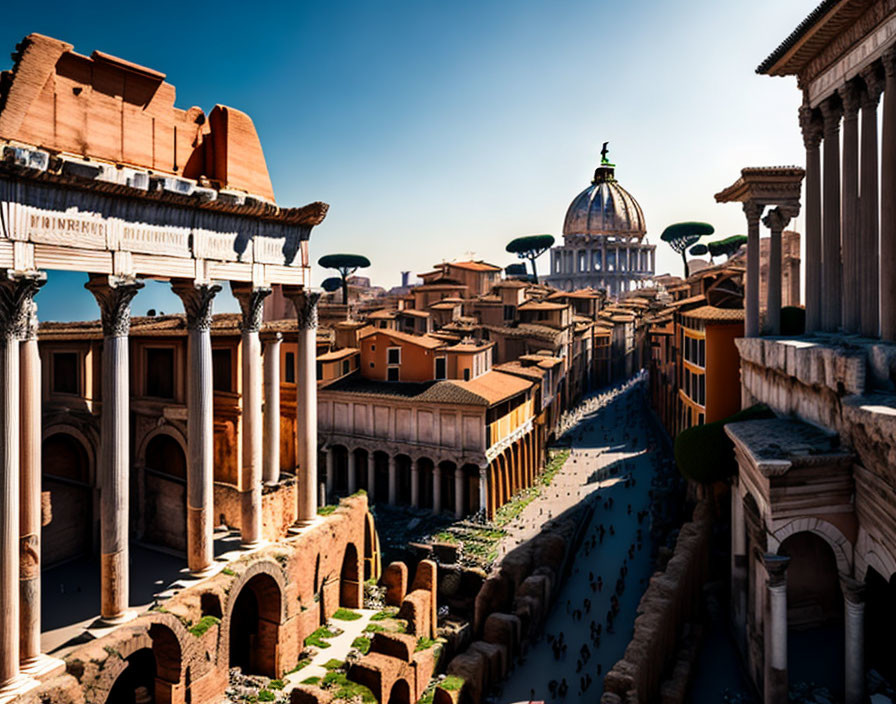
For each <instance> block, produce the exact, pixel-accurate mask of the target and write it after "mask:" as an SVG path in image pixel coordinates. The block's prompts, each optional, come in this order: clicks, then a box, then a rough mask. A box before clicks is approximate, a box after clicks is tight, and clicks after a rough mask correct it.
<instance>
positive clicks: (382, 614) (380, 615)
mask: <svg viewBox="0 0 896 704" xmlns="http://www.w3.org/2000/svg"><path fill="white" fill-rule="evenodd" d="M397 613H398V609H396V608H395V607H394V606H387V607H386V608H385V609H383V610H382V611H378V612H377V613H375V614H374V615H373V616H371V617H370V620H371V621H385V620H386V619H387V618H395V615H396V614H397Z"/></svg>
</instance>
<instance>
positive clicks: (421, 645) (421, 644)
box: [414, 636, 436, 653]
mask: <svg viewBox="0 0 896 704" xmlns="http://www.w3.org/2000/svg"><path fill="white" fill-rule="evenodd" d="M435 644H436V642H435V640H433V639H432V638H427V637H426V636H423V637H421V638H418V639H417V647H416V648H414V652H415V653H419V652H420V651H421V650H426V649H427V648H431V647H432V646H434V645H435Z"/></svg>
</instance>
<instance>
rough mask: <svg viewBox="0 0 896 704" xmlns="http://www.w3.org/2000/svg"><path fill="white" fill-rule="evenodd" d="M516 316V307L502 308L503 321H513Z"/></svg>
mask: <svg viewBox="0 0 896 704" xmlns="http://www.w3.org/2000/svg"><path fill="white" fill-rule="evenodd" d="M514 315H516V306H504V320H513V317H514Z"/></svg>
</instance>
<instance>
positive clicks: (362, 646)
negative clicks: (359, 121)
mask: <svg viewBox="0 0 896 704" xmlns="http://www.w3.org/2000/svg"><path fill="white" fill-rule="evenodd" d="M352 647H353V648H357V649H358V650H360V651H361V654H362V655H367V653H369V652H370V638H367V637H366V636H358V637H357V638H355V639H354V640H353V641H352Z"/></svg>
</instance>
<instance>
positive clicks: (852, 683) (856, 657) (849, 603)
mask: <svg viewBox="0 0 896 704" xmlns="http://www.w3.org/2000/svg"><path fill="white" fill-rule="evenodd" d="M840 586H841V588H842V589H843V607H844V608H843V617H844V624H843V635H844V638H845V643H844V644H843V645H844V648H843V649H844V653H845V662H844V663H843V664H844V668H845V669H844V683H845V685H846V686H845V696H844V699H843V701H844V704H862V702H864V701H865V584H864V583H863V582H859V581H858V580H855V579H852V578H851V577H847V576H845V575H840Z"/></svg>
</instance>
